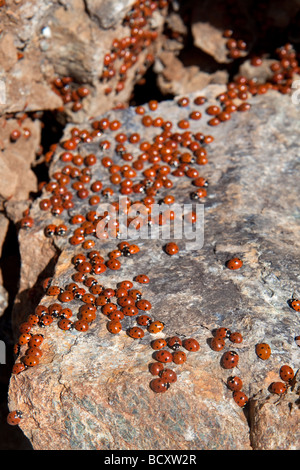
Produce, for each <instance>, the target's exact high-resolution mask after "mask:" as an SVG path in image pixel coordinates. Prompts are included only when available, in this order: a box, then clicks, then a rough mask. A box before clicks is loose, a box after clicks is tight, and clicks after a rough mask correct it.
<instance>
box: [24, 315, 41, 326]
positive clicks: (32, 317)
mask: <svg viewBox="0 0 300 470" xmlns="http://www.w3.org/2000/svg"><path fill="white" fill-rule="evenodd" d="M27 320H28V323H30V325H31V326H33V325H37V324H38V322H39V317H38V316H37V315H35V314H31V315H29V317H28V318H27Z"/></svg>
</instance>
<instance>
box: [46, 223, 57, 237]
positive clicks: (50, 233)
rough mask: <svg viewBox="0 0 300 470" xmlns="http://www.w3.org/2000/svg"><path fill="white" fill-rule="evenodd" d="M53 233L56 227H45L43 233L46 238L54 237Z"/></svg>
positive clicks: (52, 225) (51, 225)
mask: <svg viewBox="0 0 300 470" xmlns="http://www.w3.org/2000/svg"><path fill="white" fill-rule="evenodd" d="M55 231H56V225H54V224H50V225H47V227H46V228H45V230H44V233H45V236H46V237H47V238H51V237H53V236H54V234H55Z"/></svg>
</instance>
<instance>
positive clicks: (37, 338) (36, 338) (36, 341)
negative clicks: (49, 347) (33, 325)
mask: <svg viewBox="0 0 300 470" xmlns="http://www.w3.org/2000/svg"><path fill="white" fill-rule="evenodd" d="M43 341H44V336H43V335H40V334H36V335H33V336H32V337H30V340H29V342H28V346H30V347H31V348H36V347H39V346H40V345H41V344H42V342H43Z"/></svg>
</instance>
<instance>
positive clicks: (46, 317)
mask: <svg viewBox="0 0 300 470" xmlns="http://www.w3.org/2000/svg"><path fill="white" fill-rule="evenodd" d="M52 322H53V317H52V316H51V315H44V316H43V317H42V318H41V319H40V321H39V326H41V327H45V326H49V325H51V323H52Z"/></svg>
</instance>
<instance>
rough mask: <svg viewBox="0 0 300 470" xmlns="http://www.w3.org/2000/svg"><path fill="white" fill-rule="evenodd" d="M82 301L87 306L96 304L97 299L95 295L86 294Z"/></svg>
mask: <svg viewBox="0 0 300 470" xmlns="http://www.w3.org/2000/svg"><path fill="white" fill-rule="evenodd" d="M81 300H82V302H84V303H85V304H94V303H95V302H96V297H95V296H94V295H93V294H84V295H83V296H82V298H81Z"/></svg>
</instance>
